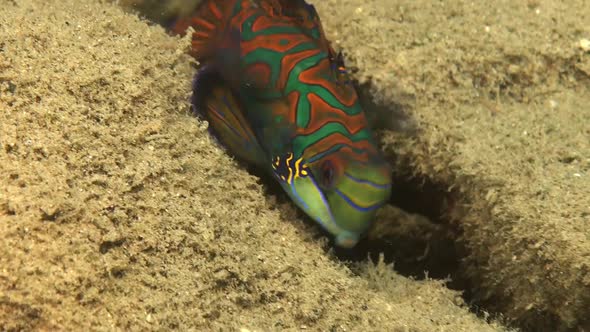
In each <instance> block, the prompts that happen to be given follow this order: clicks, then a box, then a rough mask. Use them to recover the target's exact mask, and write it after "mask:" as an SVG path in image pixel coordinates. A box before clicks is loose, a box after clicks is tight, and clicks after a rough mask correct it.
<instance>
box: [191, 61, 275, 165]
mask: <svg viewBox="0 0 590 332" xmlns="http://www.w3.org/2000/svg"><path fill="white" fill-rule="evenodd" d="M192 102H193V106H194V107H195V109H196V111H197V113H198V114H199V115H201V116H202V117H203V118H205V119H206V120H207V121H208V122H209V125H210V129H211V130H210V131H211V132H212V134H213V135H214V136H215V138H217V140H218V141H219V142H220V143H221V144H222V145H223V146H224V147H225V148H226V149H227V150H229V152H230V153H231V154H233V155H234V156H236V157H237V158H239V159H241V160H243V161H246V162H248V163H251V164H255V165H259V166H261V165H264V163H265V160H266V156H265V153H264V151H263V149H262V148H261V146H260V144H259V142H258V140H257V138H256V135H255V134H254V132H253V131H252V128H251V125H250V123H249V122H248V120H247V119H246V117H245V116H244V110H243V108H242V105H241V103H240V101H239V100H238V99H237V98H236V95H235V93H234V92H233V90H232V89H231V87H230V86H229V85H228V84H226V83H225V82H224V81H223V80H222V79H221V77H220V75H218V74H217V73H216V72H214V71H212V70H210V69H208V68H203V69H201V70H200V71H199V73H198V74H197V76H196V78H195V81H194V83H193V98H192Z"/></svg>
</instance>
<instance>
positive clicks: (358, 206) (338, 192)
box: [273, 153, 391, 248]
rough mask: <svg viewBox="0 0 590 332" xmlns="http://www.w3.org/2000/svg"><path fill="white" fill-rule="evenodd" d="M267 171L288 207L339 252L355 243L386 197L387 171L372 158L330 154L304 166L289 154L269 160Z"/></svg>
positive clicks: (383, 164)
mask: <svg viewBox="0 0 590 332" xmlns="http://www.w3.org/2000/svg"><path fill="white" fill-rule="evenodd" d="M273 172H274V175H275V177H276V178H277V180H278V181H279V183H280V184H281V186H282V187H283V189H284V190H285V192H287V194H288V195H289V196H290V198H291V199H292V200H293V202H295V204H296V205H297V206H298V207H299V208H300V209H301V210H303V211H304V212H305V213H306V214H307V215H308V216H310V217H311V218H312V219H314V220H315V221H316V222H317V223H318V224H320V225H321V226H322V227H323V228H324V229H325V230H327V231H328V232H329V233H331V234H332V235H333V236H334V240H335V244H336V245H337V246H340V247H344V248H351V247H354V246H355V245H356V244H357V243H358V241H359V240H360V239H361V238H362V237H363V235H364V234H365V233H366V232H367V230H368V229H369V227H370V226H371V224H372V223H373V220H374V219H375V214H376V211H377V210H378V209H379V207H381V206H382V205H384V204H385V203H386V202H387V201H388V200H389V197H390V192H391V168H390V166H389V164H388V163H387V162H385V161H384V160H383V159H382V158H378V157H377V158H372V159H369V160H355V159H353V158H349V157H348V156H347V155H346V154H344V155H341V154H333V155H331V156H327V157H325V158H322V159H321V160H317V161H314V162H311V163H310V162H306V160H305V158H303V157H300V158H295V157H294V156H293V154H292V153H290V154H287V155H286V156H285V157H284V158H275V159H274V160H273Z"/></svg>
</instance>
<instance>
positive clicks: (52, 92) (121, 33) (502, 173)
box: [0, 0, 590, 331]
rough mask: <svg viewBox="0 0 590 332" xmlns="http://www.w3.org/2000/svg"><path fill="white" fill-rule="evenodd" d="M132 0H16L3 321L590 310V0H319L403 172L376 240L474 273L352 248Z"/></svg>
mask: <svg viewBox="0 0 590 332" xmlns="http://www.w3.org/2000/svg"><path fill="white" fill-rule="evenodd" d="M122 3H123V4H124V5H127V6H128V7H127V11H124V10H123V9H122V7H120V6H117V5H115V4H111V3H109V2H101V1H91V0H83V1H73V0H60V1H57V0H55V1H39V0H22V1H19V0H12V1H9V0H0V236H1V238H2V241H1V242H0V330H8V331H19V330H95V331H102V330H108V331H112V330H171V329H173V330H183V331H185V330H198V331H202V330H207V331H208V330H240V329H241V330H244V331H245V330H250V331H258V330H264V331H267V330H271V331H272V330H302V329H306V330H313V331H316V330H317V331H365V330H366V331H506V330H509V329H512V328H518V329H522V330H524V331H589V330H590V318H589V317H590V238H589V234H590V139H589V138H590V106H589V105H590V41H589V39H590V25H588V24H587V22H590V3H589V2H587V1H583V0H571V1H568V2H567V4H566V3H564V2H558V1H549V0H537V1H504V0H495V1H490V2H484V1H481V2H473V1H447V2H439V1H436V2H435V1H426V0H418V1H409V0H407V1H399V0H395V1H390V0H371V1H366V0H363V1H361V0H324V1H319V0H316V1H314V3H315V5H316V7H317V9H318V11H319V13H320V15H321V17H322V20H323V22H324V25H325V28H326V30H327V33H328V35H329V38H330V39H331V40H332V41H333V42H334V43H335V45H336V46H337V47H338V48H341V49H342V50H343V51H344V53H345V55H346V59H347V62H348V65H349V67H350V68H351V69H353V71H354V72H355V77H356V79H357V80H358V81H359V84H360V85H361V89H362V91H361V92H362V94H363V95H364V96H366V97H367V103H368V106H367V108H368V109H369V110H370V111H374V112H378V113H379V116H380V117H381V120H382V121H380V123H381V124H382V127H383V128H380V129H381V130H380V131H379V138H380V141H381V143H382V147H383V150H384V151H385V153H386V155H387V156H388V158H389V160H390V161H391V162H392V164H393V165H394V166H395V167H394V168H395V176H396V179H397V182H398V183H399V185H398V186H397V187H395V188H394V191H395V192H394V200H393V202H392V203H393V204H392V206H388V207H387V208H385V209H384V210H383V211H382V213H381V214H380V217H379V220H378V222H377V224H376V225H375V229H374V230H373V231H372V232H371V236H370V239H369V242H370V241H374V242H375V243H377V242H379V243H385V244H386V245H383V246H382V247H380V249H382V251H385V252H384V257H386V261H390V260H393V261H395V266H396V267H399V266H406V267H407V266H408V265H412V264H414V263H408V262H415V264H425V265H424V266H423V267H424V268H425V269H426V270H433V271H434V270H435V269H438V270H440V269H441V267H440V266H439V265H441V264H438V265H437V261H438V262H439V263H440V261H441V260H442V259H443V258H444V257H445V255H447V256H448V255H451V256H453V259H452V261H455V262H456V265H457V266H456V267H454V268H453V269H452V271H451V270H450V268H449V272H452V273H451V274H452V275H453V278H454V279H456V280H461V283H460V285H461V287H460V288H461V289H462V290H463V291H464V293H463V294H465V297H462V296H461V294H462V293H461V292H459V291H456V290H451V289H450V288H449V287H448V284H447V283H446V282H445V280H443V279H431V278H422V279H414V278H409V277H406V276H403V275H402V274H400V273H401V272H400V271H399V268H398V269H397V270H396V268H392V266H391V265H388V264H386V262H384V261H382V260H373V261H369V260H366V259H365V260H360V261H358V262H356V263H346V262H344V261H343V260H341V259H339V257H340V256H337V255H335V254H334V252H333V251H332V250H331V249H330V248H329V246H328V245H327V242H326V239H325V238H324V237H323V236H322V234H321V233H320V232H319V230H318V228H317V227H316V226H315V225H314V224H313V223H310V222H309V221H307V220H305V219H304V218H302V215H301V214H300V213H298V212H297V211H296V210H295V208H294V207H293V205H292V204H291V203H290V202H289V201H288V200H286V199H285V197H284V196H282V195H281V193H280V192H277V191H273V190H271V189H269V188H268V186H267V185H266V184H265V183H264V182H261V181H260V179H259V178H258V177H256V176H255V175H253V174H250V173H249V172H248V171H246V170H245V169H244V168H243V167H242V165H240V164H238V163H237V162H236V161H234V160H233V159H232V158H231V157H229V156H228V155H227V154H226V153H225V152H224V151H223V150H222V149H220V148H219V147H218V146H217V145H216V144H215V142H214V141H213V140H212V139H211V137H210V136H209V135H208V133H207V131H206V124H204V123H201V122H199V120H197V119H195V118H194V117H193V116H191V115H190V114H189V112H188V109H189V105H188V100H189V96H190V93H191V91H190V89H191V84H190V83H191V77H192V75H193V74H194V71H195V69H194V62H193V61H192V60H191V58H190V57H188V56H187V55H186V51H187V50H188V47H189V41H188V40H187V39H182V38H178V37H171V36H169V35H167V34H166V33H165V31H164V30H163V29H162V28H161V27H160V26H157V25H154V24H153V23H150V21H147V20H143V19H140V18H139V17H138V16H137V15H135V14H133V13H131V12H130V11H129V5H130V3H131V2H130V1H127V2H126V1H122ZM178 3H179V2H166V3H164V2H159V6H160V7H158V10H157V11H155V12H157V13H158V15H151V16H150V9H151V10H152V12H154V7H153V6H155V4H154V2H153V1H152V2H150V1H141V2H140V1H137V3H136V4H134V6H131V8H133V9H138V10H141V11H142V13H143V14H144V15H146V16H147V17H148V18H151V19H155V20H157V19H158V17H156V16H159V15H160V14H161V13H165V14H166V13H171V12H177V11H178V10H179V9H183V8H186V6H188V5H187V2H184V3H183V6H179V5H178ZM165 5H168V7H166V8H165V9H163V8H164V7H163V6H165ZM160 18H161V17H160ZM369 102H370V103H369ZM369 104H370V105H369ZM395 206H398V207H401V208H403V210H406V212H404V211H403V210H400V209H398V208H396V207H395ZM421 215H423V216H426V217H428V218H425V217H422V216H421ZM442 242H445V243H446V245H444V246H441V245H440V244H441V243H442ZM402 243H403V244H404V245H408V244H410V247H411V246H416V247H417V248H410V249H407V248H406V249H407V250H405V251H404V250H402V249H400V246H401V244H402ZM448 243H451V246H449V245H448ZM365 246H366V244H365ZM424 246H426V247H427V248H442V249H440V250H437V249H431V250H426V251H425V250H424ZM369 247H370V245H369ZM418 247H419V248H418ZM374 248H375V247H373V249H374ZM413 249H416V250H413ZM418 249H419V250H418ZM400 252H401V253H402V254H401V255H400ZM373 254H378V252H373ZM402 260H403V263H402ZM424 262H426V263H424ZM445 262H446V261H445ZM442 265H445V264H442ZM420 266H422V265H420ZM396 271H397V272H396ZM443 271H444V267H443ZM466 299H467V300H468V301H469V303H467V302H466Z"/></svg>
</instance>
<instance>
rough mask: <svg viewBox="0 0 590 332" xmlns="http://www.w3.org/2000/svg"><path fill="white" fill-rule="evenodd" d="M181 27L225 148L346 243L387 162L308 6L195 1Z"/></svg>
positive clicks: (386, 189) (363, 224) (206, 113)
mask: <svg viewBox="0 0 590 332" xmlns="http://www.w3.org/2000/svg"><path fill="white" fill-rule="evenodd" d="M189 26H190V27H193V29H194V32H193V34H192V47H191V50H190V53H191V55H192V56H194V57H195V58H196V59H197V61H198V62H199V63H200V68H199V70H198V72H197V74H196V75H195V79H194V81H193V95H192V104H193V107H194V109H195V110H196V113H197V115H199V116H201V117H202V118H204V119H205V120H207V122H208V123H209V128H210V130H211V132H212V134H213V136H214V137H215V138H216V139H217V140H218V141H219V142H220V143H221V145H222V146H223V147H225V148H226V150H227V151H228V152H229V153H230V154H232V155H233V156H234V157H236V158H237V159H238V160H242V161H244V162H246V163H247V164H250V165H254V166H257V167H259V168H262V169H264V170H265V171H267V172H269V173H270V174H271V175H272V176H273V177H274V178H275V179H276V180H277V181H278V182H279V183H280V185H281V187H282V188H283V189H284V191H285V192H286V193H287V194H288V196H289V197H290V198H291V200H292V201H293V202H294V203H295V204H296V205H297V206H298V207H299V208H300V209H301V210H303V211H304V212H305V213H306V214H307V215H308V216H309V217H311V218H312V219H313V220H315V221H316V222H317V223H318V224H319V225H321V226H322V227H323V228H324V229H325V230H326V231H328V232H329V233H330V234H331V235H332V236H333V238H334V242H335V244H336V245H337V246H340V247H345V248H350V247H353V246H355V245H356V244H357V243H358V241H359V240H360V239H361V238H363V236H364V235H365V234H366V232H367V231H368V229H369V227H370V226H371V224H372V222H373V219H374V218H375V213H376V210H377V209H378V208H379V207H381V206H382V205H384V204H385V203H386V202H387V201H388V200H389V197H390V191H391V168H390V165H389V164H388V163H387V162H386V161H385V159H384V158H383V157H382V155H381V154H380V152H379V149H378V147H377V145H376V142H375V140H374V137H373V134H372V131H371V129H370V128H369V123H368V120H367V114H366V113H365V111H364V110H363V108H362V107H361V105H360V103H359V99H358V95H357V93H356V91H355V88H354V86H353V85H352V83H351V81H350V80H349V78H348V74H347V71H346V68H345V66H344V61H343V57H342V55H341V53H336V52H335V51H334V49H333V48H332V46H331V45H330V43H329V41H328V40H327V39H326V36H325V34H324V31H323V28H322V24H321V22H320V19H319V17H318V14H317V12H316V10H315V8H314V7H313V6H312V5H310V4H308V3H306V2H305V1H304V0H203V1H201V3H200V4H199V5H198V6H197V8H196V9H195V11H194V12H193V13H192V14H191V15H190V16H187V17H185V18H179V19H177V20H176V21H174V23H173V24H172V32H173V33H176V34H180V35H183V34H185V33H186V29H187V28H188V27H189Z"/></svg>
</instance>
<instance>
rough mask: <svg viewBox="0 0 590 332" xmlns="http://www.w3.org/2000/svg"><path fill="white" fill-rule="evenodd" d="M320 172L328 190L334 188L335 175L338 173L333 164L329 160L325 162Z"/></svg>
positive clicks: (323, 183)
mask: <svg viewBox="0 0 590 332" xmlns="http://www.w3.org/2000/svg"><path fill="white" fill-rule="evenodd" d="M320 172H321V182H322V185H323V186H324V187H326V188H330V187H332V185H333V184H334V178H335V176H334V175H335V173H336V172H335V169H334V165H333V164H332V162H330V161H329V160H327V161H325V162H324V163H323V164H322V167H321V171H320Z"/></svg>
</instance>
